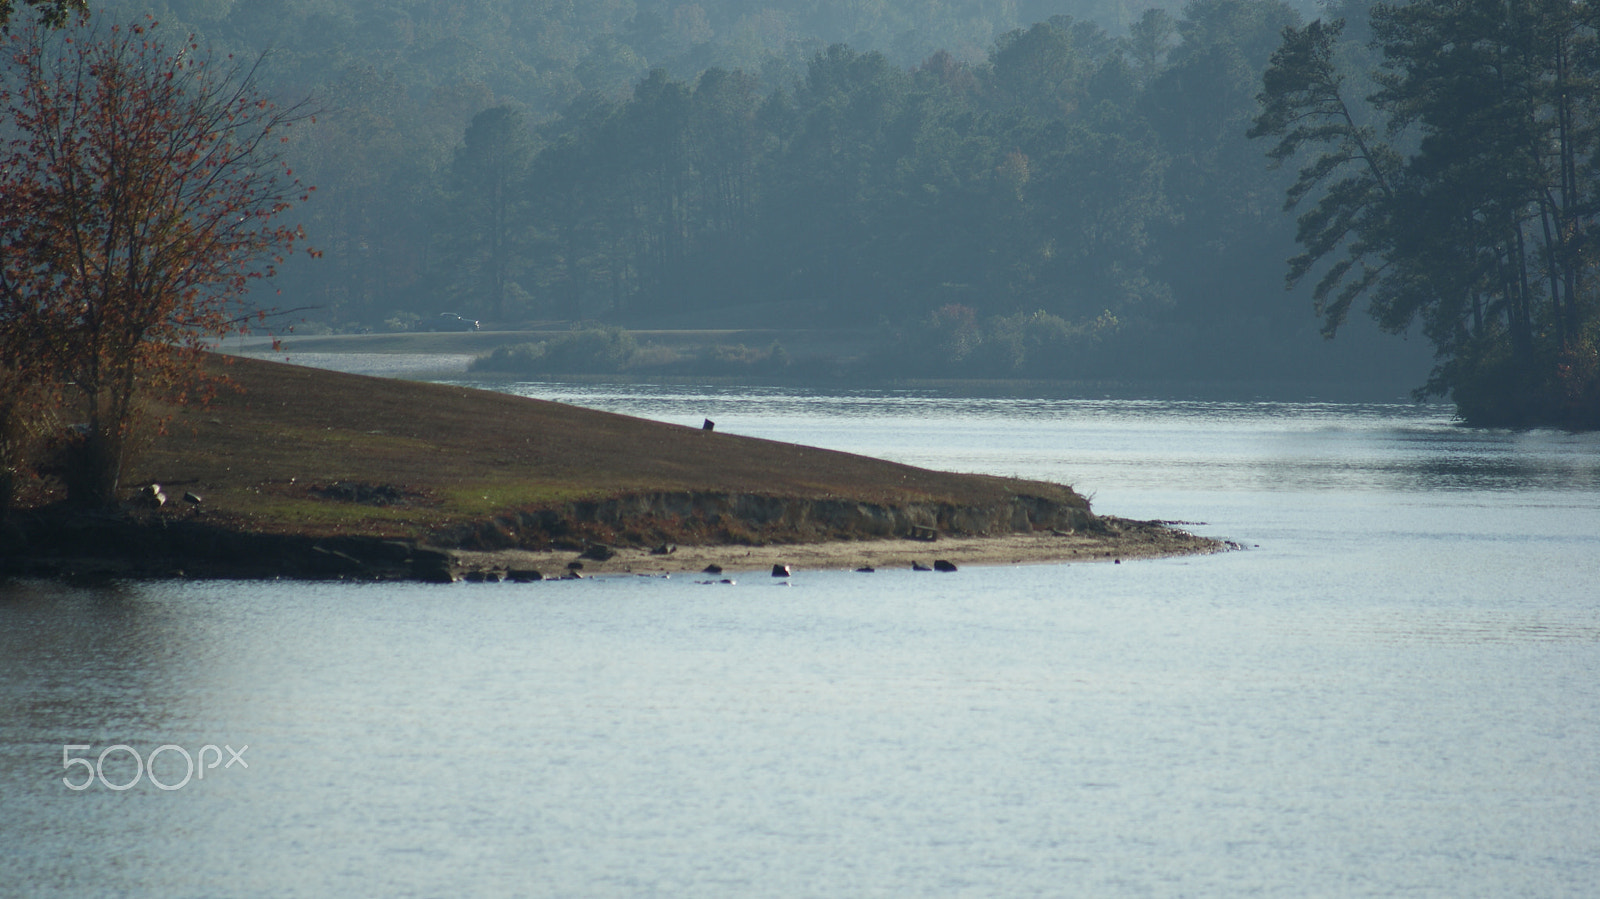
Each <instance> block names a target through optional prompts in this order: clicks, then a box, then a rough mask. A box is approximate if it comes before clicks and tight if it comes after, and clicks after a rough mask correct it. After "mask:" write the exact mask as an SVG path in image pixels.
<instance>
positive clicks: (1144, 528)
mask: <svg viewBox="0 0 1600 899" xmlns="http://www.w3.org/2000/svg"><path fill="white" fill-rule="evenodd" d="M1102 520H1103V521H1105V522H1106V523H1107V533H1104V534H1084V533H1078V534H1052V533H1036V534H1009V535H1005V536H999V537H950V536H941V537H940V538H939V539H938V540H935V541H923V540H910V539H904V538H899V539H889V540H850V541H833V542H828V543H798V544H793V543H792V544H775V545H768V546H679V547H677V548H676V550H675V551H673V552H672V553H670V554H667V555H655V554H652V553H651V552H650V551H648V550H644V549H618V550H617V553H616V555H615V556H614V557H613V558H611V559H608V560H606V561H603V562H601V561H595V560H594V559H592V558H580V557H579V554H578V553H577V552H572V551H560V550H552V551H548V552H532V551H526V550H505V551H501V552H465V551H460V552H455V553H453V555H454V556H456V558H457V559H458V562H459V564H460V566H461V568H462V569H463V570H465V571H480V572H505V571H508V570H527V569H533V570H536V571H538V572H540V573H541V574H542V575H543V576H545V577H558V576H560V575H562V574H565V573H566V572H567V570H568V569H567V566H568V564H569V563H572V562H581V564H582V566H583V567H582V569H581V573H582V575H583V576H585V577H588V576H593V575H606V574H688V573H700V572H703V571H704V570H705V569H706V567H707V566H709V565H717V566H720V567H721V568H722V570H723V573H725V574H736V573H742V574H748V573H752V572H756V573H761V574H768V573H770V572H771V570H772V567H773V566H774V565H787V566H789V568H790V570H791V571H793V572H799V571H853V570H856V569H859V568H863V567H869V568H873V569H881V570H890V569H896V568H902V569H909V568H911V567H912V566H913V564H919V565H922V566H926V567H930V568H931V567H932V566H933V563H934V562H935V561H938V560H944V561H948V562H951V563H953V564H954V565H956V566H957V567H958V568H963V567H967V566H992V565H1037V564H1049V563H1058V562H1119V561H1122V560H1130V559H1153V558H1166V557H1171V556H1185V555H1205V554H1209V553H1216V552H1225V551H1227V550H1229V549H1232V548H1236V547H1234V546H1232V545H1230V544H1228V543H1226V542H1224V541H1221V540H1214V539H1211V538H1209V537H1198V536H1195V535H1194V534H1190V533H1188V532H1187V531H1182V530H1178V529H1176V528H1172V527H1168V526H1166V525H1163V524H1160V523H1158V522H1145V521H1126V520H1122V519H1115V518H1103V519H1102Z"/></svg>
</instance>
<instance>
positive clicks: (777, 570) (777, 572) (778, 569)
mask: <svg viewBox="0 0 1600 899" xmlns="http://www.w3.org/2000/svg"><path fill="white" fill-rule="evenodd" d="M772 576H773V577H788V576H789V566H787V565H774V566H772Z"/></svg>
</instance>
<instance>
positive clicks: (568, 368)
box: [470, 328, 639, 375]
mask: <svg viewBox="0 0 1600 899" xmlns="http://www.w3.org/2000/svg"><path fill="white" fill-rule="evenodd" d="M638 352H639V343H638V341H636V340H635V339H634V337H633V335H632V334H629V333H628V332H626V331H624V330H622V329H621V328H585V329H583V330H581V331H573V332H571V333H570V334H563V335H561V336H560V337H554V338H551V339H550V340H542V341H539V342H537V343H519V344H514V345H512V346H502V347H496V348H495V349H494V351H493V352H490V353H488V354H486V355H482V356H479V357H477V358H476V359H474V360H472V365H471V367H470V370H472V371H482V372H499V373H503V374H573V375H606V374H616V373H618V372H622V371H626V370H627V369H628V368H629V366H630V365H631V364H632V362H633V360H634V357H635V356H636V355H637V354H638Z"/></svg>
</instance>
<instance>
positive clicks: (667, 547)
mask: <svg viewBox="0 0 1600 899" xmlns="http://www.w3.org/2000/svg"><path fill="white" fill-rule="evenodd" d="M677 551H678V544H676V543H663V544H661V545H660V546H656V547H652V548H651V550H650V555H652V556H670V555H672V554H673V553H675V552H677Z"/></svg>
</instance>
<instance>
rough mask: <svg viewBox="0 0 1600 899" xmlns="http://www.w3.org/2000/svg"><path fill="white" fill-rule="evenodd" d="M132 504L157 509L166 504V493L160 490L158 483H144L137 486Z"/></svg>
mask: <svg viewBox="0 0 1600 899" xmlns="http://www.w3.org/2000/svg"><path fill="white" fill-rule="evenodd" d="M133 504H134V505H135V506H138V507H139V508H141V509H159V508H161V507H162V506H165V505H166V504H167V495H166V494H165V493H162V492H161V485H160V484H146V485H145V486H143V487H141V488H139V492H138V494H136V495H135V496H134V498H133Z"/></svg>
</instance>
